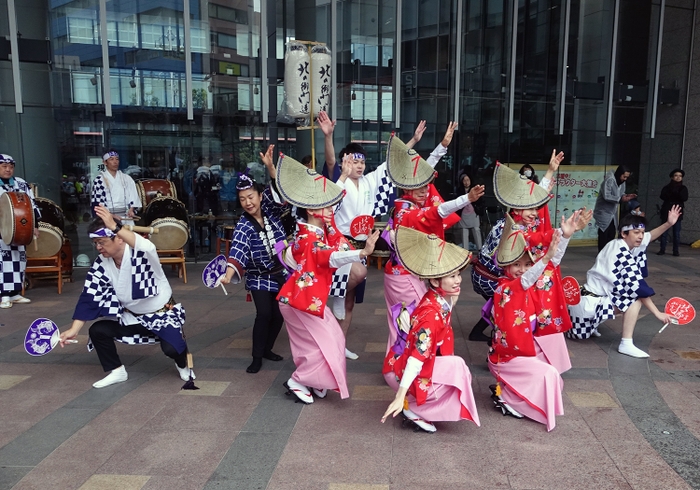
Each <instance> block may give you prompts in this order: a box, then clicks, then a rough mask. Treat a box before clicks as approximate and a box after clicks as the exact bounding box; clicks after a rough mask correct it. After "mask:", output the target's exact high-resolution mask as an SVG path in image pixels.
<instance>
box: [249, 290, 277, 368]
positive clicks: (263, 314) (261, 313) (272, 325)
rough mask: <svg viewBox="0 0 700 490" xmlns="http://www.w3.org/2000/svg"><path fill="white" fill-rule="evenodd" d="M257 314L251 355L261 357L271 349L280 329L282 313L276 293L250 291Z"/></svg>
mask: <svg viewBox="0 0 700 490" xmlns="http://www.w3.org/2000/svg"><path fill="white" fill-rule="evenodd" d="M250 295H251V296H252V297H253V302H254V303H255V309H256V310H257V315H256V316H255V323H254V324H253V357H262V356H263V355H264V354H267V353H269V352H270V351H272V348H273V347H274V345H275V341H276V340H277V335H279V333H280V330H281V329H282V323H284V318H282V313H280V305H279V303H278V302H277V299H276V298H277V293H275V292H270V291H251V292H250Z"/></svg>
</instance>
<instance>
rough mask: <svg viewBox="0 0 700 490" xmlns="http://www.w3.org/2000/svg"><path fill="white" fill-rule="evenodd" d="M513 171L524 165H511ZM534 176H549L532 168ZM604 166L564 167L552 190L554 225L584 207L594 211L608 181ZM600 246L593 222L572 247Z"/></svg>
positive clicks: (541, 169) (541, 167)
mask: <svg viewBox="0 0 700 490" xmlns="http://www.w3.org/2000/svg"><path fill="white" fill-rule="evenodd" d="M508 166H509V167H511V168H512V169H514V170H520V167H522V164H517V163H511V164H508ZM532 168H534V169H535V174H537V176H538V177H540V178H542V177H543V176H544V174H545V173H546V172H547V168H548V166H547V165H532ZM606 169H609V167H605V166H603V165H561V166H560V167H559V176H558V179H557V183H556V185H555V186H554V188H553V189H552V194H554V198H553V199H552V200H551V201H550V202H549V215H550V218H551V220H552V225H553V226H555V227H557V226H559V222H560V220H561V216H562V214H563V215H565V216H569V215H570V214H571V213H572V212H573V211H576V210H577V209H581V208H582V207H585V208H586V209H593V208H594V207H595V201H596V199H597V197H598V191H599V190H600V185H601V184H602V182H603V179H604V178H605V173H606ZM597 243H598V231H597V228H596V226H595V220H593V219H591V222H590V223H588V226H587V227H586V229H585V230H582V231H578V232H576V234H574V236H573V237H572V238H571V242H570V244H571V245H595V244H597Z"/></svg>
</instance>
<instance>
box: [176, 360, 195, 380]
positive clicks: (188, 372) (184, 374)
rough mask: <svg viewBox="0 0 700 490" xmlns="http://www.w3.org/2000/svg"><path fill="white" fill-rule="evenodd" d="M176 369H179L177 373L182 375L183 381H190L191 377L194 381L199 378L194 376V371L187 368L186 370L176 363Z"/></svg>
mask: <svg viewBox="0 0 700 490" xmlns="http://www.w3.org/2000/svg"><path fill="white" fill-rule="evenodd" d="M175 367H176V368H177V372H178V373H180V379H181V380H182V381H189V380H190V376H192V379H197V376H196V375H195V374H194V371H193V370H192V369H190V368H188V367H187V366H185V367H184V368H181V367H180V366H178V365H177V363H175Z"/></svg>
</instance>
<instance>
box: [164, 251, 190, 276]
mask: <svg viewBox="0 0 700 490" xmlns="http://www.w3.org/2000/svg"><path fill="white" fill-rule="evenodd" d="M158 258H159V259H160V263H161V264H171V265H172V266H173V268H175V267H177V270H178V272H177V277H181V278H182V281H183V282H184V283H185V284H187V267H186V266H185V251H184V250H183V249H181V248H180V249H176V250H158Z"/></svg>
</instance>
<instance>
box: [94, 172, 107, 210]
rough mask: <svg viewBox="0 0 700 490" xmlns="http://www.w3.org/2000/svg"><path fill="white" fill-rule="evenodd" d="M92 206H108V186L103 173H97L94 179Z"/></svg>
mask: <svg viewBox="0 0 700 490" xmlns="http://www.w3.org/2000/svg"><path fill="white" fill-rule="evenodd" d="M90 201H91V203H90V204H91V206H92V208H93V209H94V208H95V206H100V205H102V206H107V186H106V185H105V182H104V180H103V179H102V175H100V174H97V177H95V180H93V181H92V194H91V198H90Z"/></svg>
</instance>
